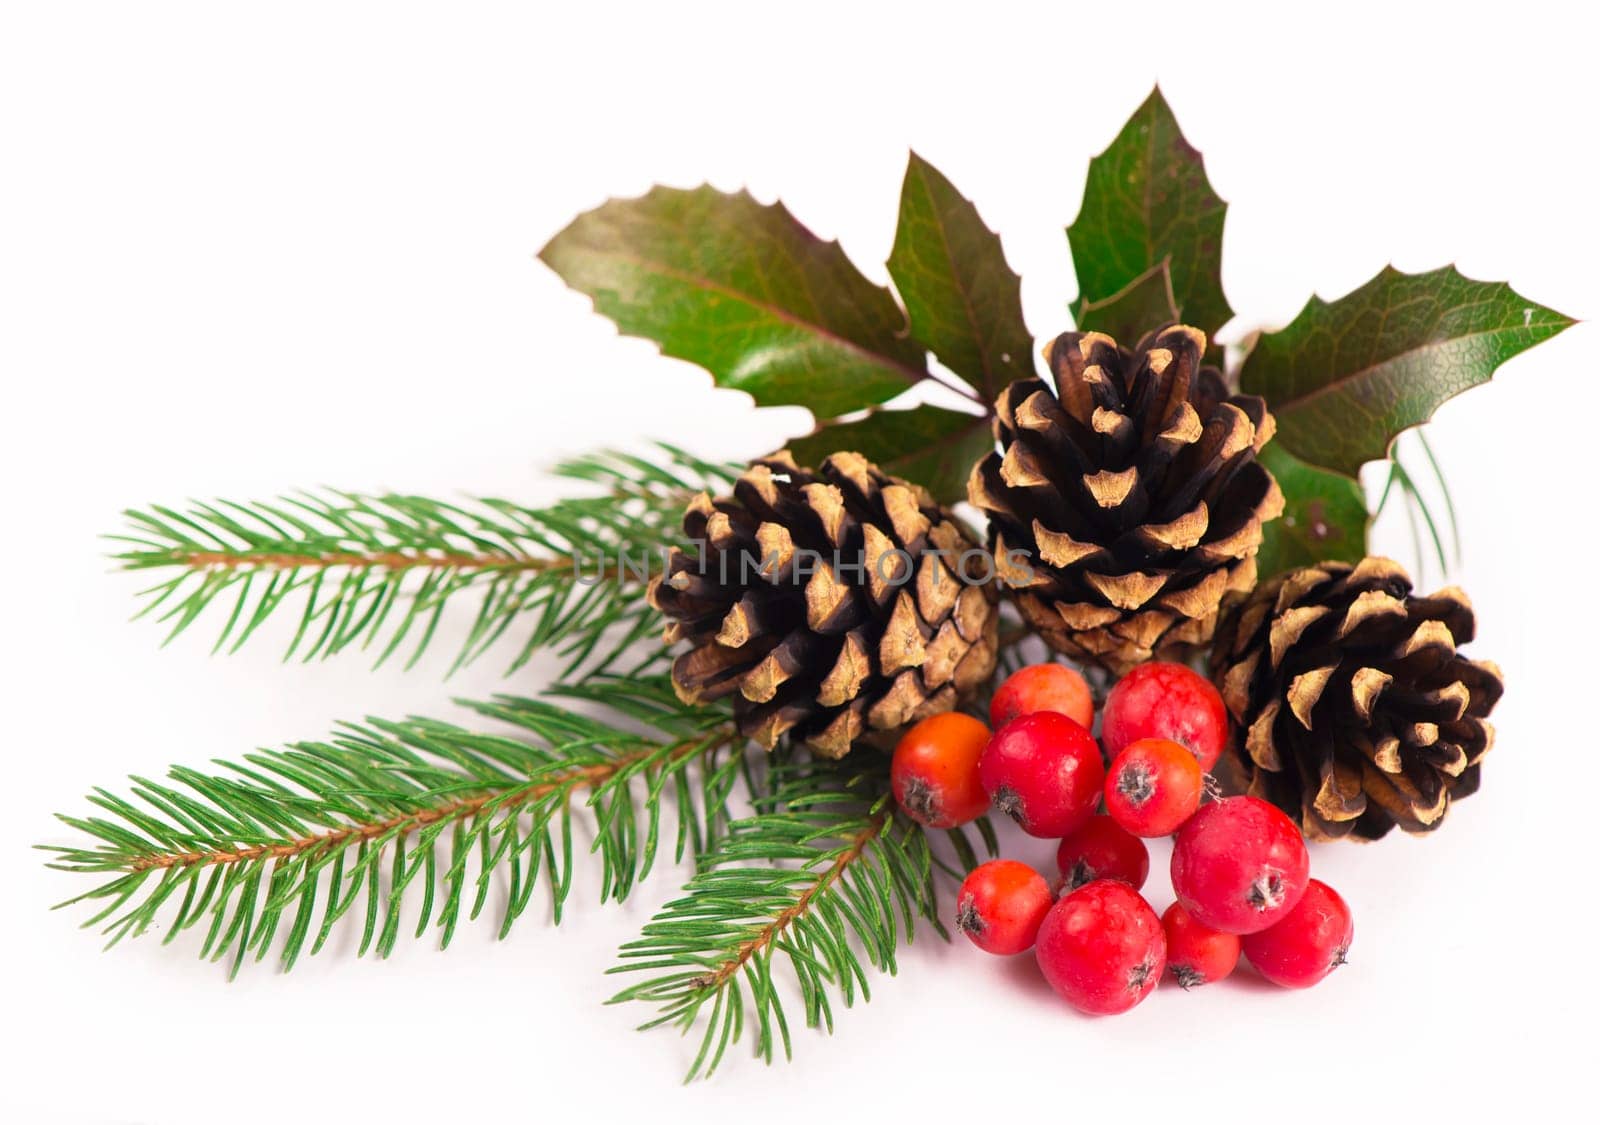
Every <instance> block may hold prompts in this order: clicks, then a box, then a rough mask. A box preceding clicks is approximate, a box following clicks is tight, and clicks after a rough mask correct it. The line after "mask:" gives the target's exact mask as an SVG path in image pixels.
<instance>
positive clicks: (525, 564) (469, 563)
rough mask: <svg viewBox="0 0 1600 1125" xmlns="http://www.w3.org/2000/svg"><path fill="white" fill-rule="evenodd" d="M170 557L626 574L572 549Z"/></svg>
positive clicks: (219, 563) (212, 564) (222, 563)
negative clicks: (588, 565) (545, 554)
mask: <svg viewBox="0 0 1600 1125" xmlns="http://www.w3.org/2000/svg"><path fill="white" fill-rule="evenodd" d="M166 561H167V565H169V566H182V567H187V568H189V569H191V570H211V569H233V568H238V567H258V568H261V569H263V570H301V569H321V570H331V569H332V568H334V567H341V566H347V567H354V568H360V569H377V568H382V569H384V570H393V571H404V570H421V569H434V570H445V569H449V570H502V571H528V572H533V573H548V572H550V571H556V570H571V571H572V572H573V573H574V574H577V575H579V576H581V577H585V578H591V579H605V580H607V581H614V580H616V579H619V578H621V577H622V573H621V572H619V570H618V568H617V567H615V566H604V567H601V568H599V569H597V570H596V571H594V572H593V573H592V574H591V573H588V572H587V571H585V569H584V567H583V565H582V561H581V560H580V559H577V558H574V557H573V556H571V555H557V556H552V557H549V558H533V557H530V556H523V555H495V554H484V555H475V554H470V553H467V552H438V553H424V552H417V553H411V552H406V551H372V552H369V553H364V552H360V551H333V552H329V553H327V554H297V553H295V552H292V551H170V552H167V553H166Z"/></svg>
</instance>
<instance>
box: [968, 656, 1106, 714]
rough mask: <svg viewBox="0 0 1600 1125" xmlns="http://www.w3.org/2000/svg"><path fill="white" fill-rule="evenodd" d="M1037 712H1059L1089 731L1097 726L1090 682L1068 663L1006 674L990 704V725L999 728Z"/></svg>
mask: <svg viewBox="0 0 1600 1125" xmlns="http://www.w3.org/2000/svg"><path fill="white" fill-rule="evenodd" d="M1035 711H1059V712H1060V713H1061V714H1063V715H1065V716H1066V717H1067V718H1069V719H1076V720H1077V721H1078V722H1079V723H1081V724H1083V728H1084V729H1085V730H1088V729H1089V728H1090V727H1092V726H1094V696H1093V695H1091V694H1090V693H1089V681H1087V680H1085V679H1084V678H1083V677H1082V676H1080V675H1079V674H1078V673H1077V672H1074V671H1073V670H1072V669H1071V668H1068V667H1067V666H1066V665H1065V664H1031V665H1029V666H1028V667H1026V668H1020V669H1018V670H1017V671H1015V672H1013V673H1011V675H1009V676H1007V677H1006V682H1005V683H1003V684H1001V685H1000V688H999V690H998V691H996V692H995V693H994V699H993V700H992V701H991V702H990V704H989V725H990V726H992V727H994V729H995V730H999V729H1000V728H1001V727H1003V726H1005V725H1006V724H1007V723H1009V722H1010V721H1011V720H1012V719H1020V718H1021V717H1022V716H1024V715H1031V714H1033V713H1034V712H1035Z"/></svg>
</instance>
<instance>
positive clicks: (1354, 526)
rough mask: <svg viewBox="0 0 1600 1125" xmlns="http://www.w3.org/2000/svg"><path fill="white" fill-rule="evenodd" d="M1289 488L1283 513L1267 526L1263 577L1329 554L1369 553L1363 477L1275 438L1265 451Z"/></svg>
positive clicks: (1351, 558)
mask: <svg viewBox="0 0 1600 1125" xmlns="http://www.w3.org/2000/svg"><path fill="white" fill-rule="evenodd" d="M1261 463H1262V464H1263V465H1265V466H1266V467H1267V469H1268V471H1270V472H1271V473H1272V475H1273V476H1274V477H1275V478H1276V479H1277V481H1278V487H1279V488H1280V489H1282V490H1283V500H1284V506H1283V516H1282V517H1281V518H1279V519H1275V520H1271V521H1269V522H1268V523H1267V524H1266V525H1265V526H1264V527H1263V528H1262V540H1261V553H1260V554H1258V555H1257V556H1256V569H1257V571H1258V572H1259V574H1260V576H1261V578H1262V580H1263V581H1265V580H1266V579H1268V578H1271V577H1272V576H1273V575H1274V574H1277V573H1278V572H1280V571H1284V570H1289V569H1291V568H1293V567H1297V566H1310V565H1311V564H1312V563H1317V562H1322V561H1324V560H1326V559H1343V560H1344V561H1346V562H1359V561H1360V560H1361V557H1362V556H1363V555H1365V554H1366V553H1367V527H1368V525H1369V524H1370V523H1371V519H1370V517H1369V516H1368V515H1367V500H1366V496H1365V494H1364V493H1363V492H1362V491H1361V485H1360V483H1359V482H1358V481H1355V480H1353V479H1351V478H1350V477H1347V476H1345V475H1344V474H1343V473H1334V472H1329V471H1328V470H1327V469H1319V468H1317V466H1315V465H1308V464H1306V463H1305V462H1304V461H1302V460H1300V459H1299V458H1298V457H1296V456H1295V455H1294V454H1292V453H1290V452H1289V451H1288V450H1286V449H1284V448H1283V446H1281V445H1280V444H1278V442H1277V441H1275V440H1274V441H1270V442H1268V443H1267V445H1266V447H1265V448H1263V449H1262V451H1261Z"/></svg>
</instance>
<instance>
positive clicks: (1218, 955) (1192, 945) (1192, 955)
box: [1161, 902, 1239, 989]
mask: <svg viewBox="0 0 1600 1125" xmlns="http://www.w3.org/2000/svg"><path fill="white" fill-rule="evenodd" d="M1161 929H1162V931H1163V932H1164V933H1165V934H1166V935H1167V972H1169V973H1171V974H1172V978H1173V979H1174V980H1176V981H1177V982H1178V985H1179V987H1181V988H1184V989H1190V988H1193V987H1194V986H1195V985H1197V984H1211V983H1212V982H1213V981H1219V980H1221V979H1222V978H1223V977H1225V976H1227V975H1228V974H1229V973H1231V972H1233V967H1234V966H1235V965H1237V964H1238V963H1239V936H1238V935H1237V934H1225V933H1223V932H1222V931H1221V930H1213V929H1212V928H1211V927H1210V926H1203V925H1201V924H1200V923H1199V922H1196V921H1195V920H1194V915H1193V914H1190V913H1189V912H1188V911H1187V910H1185V909H1184V908H1183V903H1181V902H1175V903H1173V904H1172V905H1171V906H1169V907H1167V912H1166V913H1165V914H1163V915H1162V916H1161Z"/></svg>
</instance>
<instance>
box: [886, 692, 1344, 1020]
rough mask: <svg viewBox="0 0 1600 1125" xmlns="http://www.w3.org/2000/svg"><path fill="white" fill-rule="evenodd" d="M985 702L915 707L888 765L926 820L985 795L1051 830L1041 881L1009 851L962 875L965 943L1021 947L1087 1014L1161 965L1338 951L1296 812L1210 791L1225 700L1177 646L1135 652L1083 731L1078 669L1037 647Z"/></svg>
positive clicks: (985, 803)
mask: <svg viewBox="0 0 1600 1125" xmlns="http://www.w3.org/2000/svg"><path fill="white" fill-rule="evenodd" d="M989 718H990V723H991V724H992V728H993V733H991V728H990V727H989V726H985V725H984V724H983V723H982V722H980V721H979V720H978V719H976V718H973V717H972V716H970V715H962V714H945V715H937V716H935V717H933V718H930V719H926V720H924V721H923V722H921V723H918V724H917V725H916V726H914V727H912V728H911V730H909V731H908V732H907V733H906V734H905V736H904V737H903V738H902V739H901V741H900V744H899V746H898V747H896V749H895V753H894V760H893V763H892V765H891V768H890V780H891V784H892V787H893V790H894V796H895V799H896V800H897V801H899V803H900V805H901V806H902V807H903V808H904V809H905V810H906V812H907V813H908V814H909V815H910V816H912V817H913V818H914V819H916V820H917V821H919V822H921V823H922V824H925V825H927V826H928V827H930V828H952V827H955V826H956V825H959V824H964V823H966V822H967V821H970V820H973V819H976V818H977V817H979V816H981V815H983V813H985V812H986V811H988V809H989V808H990V807H991V806H992V807H994V808H996V809H998V810H999V811H1001V812H1003V813H1005V814H1006V815H1007V816H1009V817H1011V818H1012V819H1013V820H1015V821H1016V822H1017V824H1018V825H1019V826H1021V828H1022V830H1023V831H1024V832H1026V833H1028V834H1029V835H1032V836H1040V837H1047V838H1052V839H1059V840H1060V841H1061V843H1060V846H1059V848H1058V850H1057V852H1056V861H1057V864H1058V866H1059V868H1060V871H1061V878H1060V882H1059V883H1058V884H1056V885H1055V887H1054V888H1052V886H1051V884H1050V883H1049V882H1047V881H1046V880H1045V877H1044V876H1043V875H1041V874H1040V873H1039V872H1037V871H1035V870H1034V869H1033V868H1032V867H1029V866H1028V865H1027V864H1025V863H1020V862H1018V861H1016V860H1012V859H997V860H992V861H990V862H988V863H985V864H982V865H981V866H979V867H977V868H975V869H974V870H973V871H972V872H971V873H970V874H969V875H968V876H967V877H966V880H965V881H964V882H963V883H962V884H961V891H960V893H959V895H958V896H957V903H956V925H957V927H958V928H959V929H960V930H961V931H962V932H963V933H965V934H966V935H967V936H968V937H969V938H970V939H971V940H972V942H973V944H974V945H976V946H977V947H978V948H979V949H982V950H984V951H986V952H989V953H998V954H1014V953H1021V952H1024V951H1026V950H1028V949H1033V950H1034V955H1035V957H1036V958H1037V959H1038V962H1039V968H1040V970H1041V971H1042V972H1043V973H1044V975H1045V978H1046V979H1047V980H1049V982H1050V984H1051V986H1052V987H1053V988H1054V989H1055V990H1056V991H1057V992H1058V993H1060V994H1061V996H1062V997H1063V998H1065V999H1066V1000H1067V1001H1068V1002H1069V1003H1070V1004H1072V1005H1073V1006H1074V1007H1076V1008H1078V1009H1079V1010H1081V1011H1084V1012H1090V1013H1094V1014H1111V1013H1115V1012H1125V1011H1127V1010H1128V1009H1129V1008H1132V1007H1133V1006H1134V1005H1136V1004H1138V1003H1139V1002H1140V1001H1141V1000H1143V999H1144V998H1145V997H1146V996H1148V995H1149V994H1150V993H1151V992H1152V991H1153V990H1154V989H1155V987H1156V985H1157V983H1158V982H1159V981H1160V980H1161V978H1162V976H1163V975H1164V974H1170V975H1171V976H1172V978H1173V979H1174V980H1176V981H1177V983H1178V984H1179V985H1181V986H1182V987H1183V988H1185V989H1188V988H1193V987H1194V986H1195V985H1199V984H1208V983H1210V982H1212V981H1217V980H1221V979H1222V978H1223V977H1225V976H1227V975H1228V974H1229V973H1231V972H1232V971H1233V969H1234V966H1235V965H1236V964H1237V963H1238V961H1239V956H1240V954H1241V953H1243V954H1244V956H1245V957H1247V958H1248V959H1249V961H1250V963H1251V965H1253V966H1254V967H1255V969H1256V971H1257V972H1258V973H1260V974H1261V976H1263V977H1265V978H1266V979H1267V980H1269V981H1272V982H1273V983H1275V984H1280V985H1284V986H1286V987H1290V988H1305V987H1308V986H1310V985H1313V984H1315V983H1317V982H1318V981H1319V980H1321V979H1322V978H1323V977H1325V976H1327V974H1328V973H1329V972H1331V971H1332V970H1333V969H1334V968H1335V967H1336V966H1338V965H1341V964H1343V963H1344V955H1345V951H1346V950H1347V949H1349V947H1350V940H1351V936H1352V934H1353V932H1354V930H1353V926H1352V923H1351V919H1350V909H1349V907H1348V906H1346V905H1345V902H1344V900H1343V899H1342V898H1340V897H1339V895H1338V894H1337V893H1335V892H1334V890H1333V889H1332V888H1331V887H1329V886H1327V885H1326V884H1324V883H1320V882H1318V881H1317V880H1315V879H1312V878H1311V877H1310V867H1311V864H1310V857H1309V854H1308V853H1307V851H1306V845H1305V840H1304V839H1303V838H1302V837H1301V835H1300V830H1299V829H1298V828H1297V827H1296V826H1295V824H1294V822H1293V821H1291V820H1290V819H1289V818H1288V817H1287V816H1285V815H1284V814H1283V813H1282V812H1281V811H1280V810H1279V809H1277V808H1276V807H1274V806H1273V805H1271V804H1268V803H1267V802H1265V801H1262V800H1258V799H1257V798H1255V797H1223V798H1216V799H1212V800H1209V801H1208V800H1207V797H1208V795H1209V794H1210V793H1211V792H1214V788H1213V787H1212V786H1211V784H1210V782H1209V779H1208V771H1209V770H1210V769H1211V767H1212V766H1213V765H1215V764H1216V761H1217V759H1218V758H1219V757H1220V756H1221V754H1222V750H1223V747H1224V745H1225V743H1226V742H1227V738H1228V717H1227V712H1226V710H1225V709H1224V707H1223V704H1222V699H1221V697H1220V696H1219V695H1218V693H1217V690H1216V688H1214V687H1213V686H1212V685H1211V684H1210V683H1208V682H1207V681H1206V680H1205V679H1204V678H1202V677H1201V676H1199V675H1198V674H1196V673H1195V672H1193V671H1191V670H1190V669H1188V668H1186V667H1184V666H1183V665H1181V664H1166V663H1151V664H1144V665H1140V666H1139V667H1137V668H1135V669H1133V670H1132V671H1131V672H1129V673H1128V675H1127V676H1125V677H1123V679H1122V680H1121V681H1119V682H1118V683H1117V684H1116V686H1115V687H1113V688H1112V690H1111V692H1110V693H1109V695H1108V696H1107V697H1106V702H1105V707H1104V709H1103V712H1102V714H1101V716H1100V741H1098V742H1097V741H1096V739H1095V737H1094V735H1093V734H1092V733H1091V732H1092V730H1093V728H1094V720H1095V708H1094V698H1093V695H1092V693H1091V692H1090V690H1089V685H1088V684H1087V683H1086V682H1085V681H1084V679H1083V677H1082V676H1080V675H1079V674H1078V673H1077V672H1075V671H1073V670H1072V669H1071V668H1068V667H1066V666H1065V665H1062V664H1039V665H1034V666H1032V667H1028V668H1024V669H1022V670H1021V671H1019V672H1017V673H1016V674H1014V675H1013V676H1011V677H1010V678H1009V679H1007V680H1006V681H1005V683H1004V684H1002V685H1001V686H1000V689H999V690H998V691H997V692H996V693H995V695H994V699H993V701H992V703H991V705H990V709H989ZM1102 743H1103V744H1104V753H1102V750H1101V744H1102ZM1108 763H1109V764H1108ZM1102 809H1103V811H1101V810H1102ZM1161 836H1173V837H1174V841H1173V849H1172V869H1171V873H1172V887H1173V891H1174V892H1175V893H1176V896H1177V901H1176V902H1174V903H1173V904H1172V905H1171V906H1170V907H1168V909H1167V911H1166V913H1165V914H1163V915H1161V916H1160V917H1157V915H1156V912H1155V911H1154V910H1153V909H1152V908H1151V907H1150V904H1149V903H1148V902H1146V901H1145V899H1144V898H1143V897H1142V896H1141V895H1140V893H1139V891H1140V889H1141V888H1142V887H1143V886H1144V882H1145V879H1146V877H1147V876H1148V875H1149V872H1150V854H1149V851H1148V850H1147V848H1146V847H1145V844H1144V841H1145V840H1146V839H1152V838H1156V837H1161Z"/></svg>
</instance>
